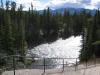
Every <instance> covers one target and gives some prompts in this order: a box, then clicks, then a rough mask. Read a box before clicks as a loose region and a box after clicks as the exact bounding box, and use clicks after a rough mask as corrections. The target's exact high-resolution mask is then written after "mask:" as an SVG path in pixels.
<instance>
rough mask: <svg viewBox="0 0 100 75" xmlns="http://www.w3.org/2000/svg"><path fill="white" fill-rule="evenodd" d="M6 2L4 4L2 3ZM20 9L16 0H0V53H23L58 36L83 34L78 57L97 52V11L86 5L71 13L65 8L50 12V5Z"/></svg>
mask: <svg viewBox="0 0 100 75" xmlns="http://www.w3.org/2000/svg"><path fill="white" fill-rule="evenodd" d="M4 6H5V7H4ZM30 6H31V8H29V10H28V11H23V5H20V6H19V7H18V8H17V5H16V3H15V2H10V1H7V2H6V5H4V4H3V2H2V0H1V6H0V54H3V55H14V54H17V55H23V56H24V55H25V54H26V51H27V49H28V48H33V47H34V46H37V45H39V44H42V43H46V42H48V43H50V42H53V41H55V40H57V39H58V38H63V39H66V38H68V37H70V36H71V35H74V36H78V35H82V37H83V40H82V43H83V45H82V50H81V51H80V52H81V54H80V59H81V60H86V59H90V58H91V57H92V56H93V55H96V56H100V53H99V52H100V51H99V49H100V11H99V10H97V11H96V14H95V15H94V16H93V15H91V14H90V13H91V12H86V11H85V9H84V10H82V11H80V12H79V13H76V12H74V14H73V15H72V14H70V13H69V11H68V10H67V9H65V10H64V13H63V14H61V13H59V12H56V14H53V13H52V12H50V9H49V8H48V9H46V10H44V11H43V13H39V12H38V11H36V10H33V5H30Z"/></svg>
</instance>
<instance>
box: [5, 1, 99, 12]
mask: <svg viewBox="0 0 100 75" xmlns="http://www.w3.org/2000/svg"><path fill="white" fill-rule="evenodd" d="M3 1H6V0H3ZM11 1H15V2H16V3H17V5H19V4H23V6H24V10H27V9H28V8H29V7H30V6H31V3H32V4H33V6H34V9H37V10H42V9H45V8H47V7H50V8H51V9H57V8H66V7H74V8H86V9H98V8H100V0H11Z"/></svg>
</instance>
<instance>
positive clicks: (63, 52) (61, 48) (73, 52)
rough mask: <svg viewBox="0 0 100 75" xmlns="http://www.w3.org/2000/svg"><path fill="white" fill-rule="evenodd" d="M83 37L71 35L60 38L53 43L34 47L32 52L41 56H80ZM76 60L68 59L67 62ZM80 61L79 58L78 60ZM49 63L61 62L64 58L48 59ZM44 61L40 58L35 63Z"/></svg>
mask: <svg viewBox="0 0 100 75" xmlns="http://www.w3.org/2000/svg"><path fill="white" fill-rule="evenodd" d="M81 41H82V37H81V36H76V37H74V36H71V37H69V38H67V39H65V40H64V39H62V38H60V39H58V40H57V41H55V42H52V43H50V44H49V43H46V44H41V45H39V46H37V47H34V48H33V49H31V50H30V51H31V54H32V55H34V56H36V57H40V58H78V57H79V54H80V53H79V51H80V49H81V45H82V43H81ZM75 61H76V60H73V59H72V60H67V59H66V61H65V62H67V63H75ZM78 61H79V60H78ZM46 62H47V63H49V64H52V63H53V64H54V63H56V64H57V63H61V62H62V60H51V59H49V60H47V61H46ZM37 63H38V64H40V63H43V60H41V61H40V60H38V62H36V63H35V64H37Z"/></svg>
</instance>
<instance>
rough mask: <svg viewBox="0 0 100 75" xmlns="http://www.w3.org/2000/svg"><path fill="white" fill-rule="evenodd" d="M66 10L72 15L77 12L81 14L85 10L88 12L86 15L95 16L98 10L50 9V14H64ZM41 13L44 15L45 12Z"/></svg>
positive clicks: (41, 11)
mask: <svg viewBox="0 0 100 75" xmlns="http://www.w3.org/2000/svg"><path fill="white" fill-rule="evenodd" d="M65 9H66V10H68V11H69V13H70V14H74V13H75V12H76V13H80V12H82V11H84V10H85V11H86V13H88V12H90V14H91V15H95V13H96V9H93V10H90V9H84V8H59V9H55V10H52V9H50V12H52V13H53V14H55V13H56V12H58V13H61V14H63V13H64V10H65ZM39 12H40V13H43V10H40V11H39Z"/></svg>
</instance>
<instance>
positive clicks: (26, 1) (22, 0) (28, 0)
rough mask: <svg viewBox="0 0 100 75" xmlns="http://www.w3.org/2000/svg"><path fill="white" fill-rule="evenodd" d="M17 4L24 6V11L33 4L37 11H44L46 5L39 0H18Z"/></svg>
mask: <svg viewBox="0 0 100 75" xmlns="http://www.w3.org/2000/svg"><path fill="white" fill-rule="evenodd" d="M16 3H17V4H18V5H19V4H22V5H23V6H24V10H27V9H28V8H29V7H30V6H31V4H33V8H34V9H37V10H41V9H44V5H43V4H42V3H41V2H40V1H39V0H16Z"/></svg>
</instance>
